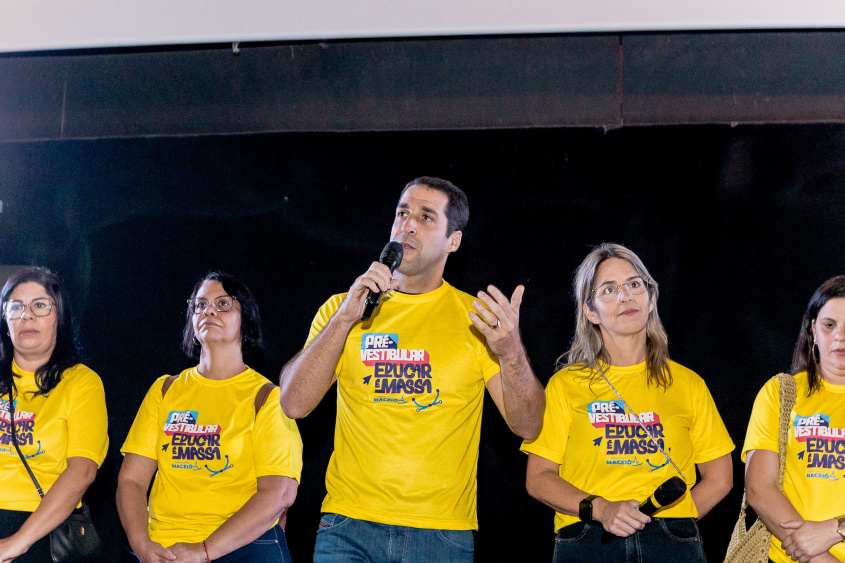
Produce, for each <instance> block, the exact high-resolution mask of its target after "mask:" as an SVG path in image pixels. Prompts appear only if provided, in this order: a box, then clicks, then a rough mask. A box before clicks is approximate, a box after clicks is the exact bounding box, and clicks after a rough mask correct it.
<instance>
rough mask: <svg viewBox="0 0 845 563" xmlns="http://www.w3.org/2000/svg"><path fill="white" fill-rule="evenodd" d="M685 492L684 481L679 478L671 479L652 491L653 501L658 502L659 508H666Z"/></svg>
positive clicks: (685, 485)
mask: <svg viewBox="0 0 845 563" xmlns="http://www.w3.org/2000/svg"><path fill="white" fill-rule="evenodd" d="M685 492H687V484H686V483H685V482H684V480H683V479H681V478H680V477H672V478H671V479H669V480H668V481H664V482H663V484H662V485H660V486H659V487H657V490H656V491H654V500H656V501H657V502H659V503H660V506H666V505H669V504H672V503H673V502H675V501H676V500H678V499H679V498H681V497H682V496H684V493H685Z"/></svg>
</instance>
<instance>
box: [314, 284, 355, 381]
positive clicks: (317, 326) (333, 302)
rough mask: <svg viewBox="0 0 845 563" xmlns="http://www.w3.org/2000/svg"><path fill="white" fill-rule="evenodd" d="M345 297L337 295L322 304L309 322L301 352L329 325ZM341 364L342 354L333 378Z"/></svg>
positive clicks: (344, 295)
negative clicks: (309, 325)
mask: <svg viewBox="0 0 845 563" xmlns="http://www.w3.org/2000/svg"><path fill="white" fill-rule="evenodd" d="M344 297H346V294H345V293H340V294H338V295H333V296H332V297H330V298H329V300H328V301H326V302H325V303H323V306H322V307H320V310H319V311H317V314H316V315H314V320H313V321H311V330H310V331H309V332H308V338H307V339H306V340H305V346H303V350H304V349H305V348H308V347H309V346H311V343H312V342H314V340H315V339H316V338H317V336H319V335H320V333H321V332H322V331H323V329H324V328H326V325H327V324H329V321H330V320H331V318H332V315H334V314H335V312H337V310H338V309H339V308H340V305H341V303H343V299H344ZM342 364H343V354H341V355H340V358H339V359H338V361H337V365H336V366H335V370H334V373H335V377H337V374H338V373H340V370H341V368H342V367H343V366H342Z"/></svg>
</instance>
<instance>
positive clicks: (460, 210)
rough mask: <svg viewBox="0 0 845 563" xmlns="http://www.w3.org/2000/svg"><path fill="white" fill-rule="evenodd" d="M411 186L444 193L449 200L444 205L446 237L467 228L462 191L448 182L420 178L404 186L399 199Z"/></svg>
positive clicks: (467, 219)
mask: <svg viewBox="0 0 845 563" xmlns="http://www.w3.org/2000/svg"><path fill="white" fill-rule="evenodd" d="M413 186H425V187H426V188H429V189H432V190H437V191H438V192H441V193H444V194H446V197H447V198H449V199H448V201H447V203H446V218H447V219H448V220H449V224H448V225H447V227H446V236H447V237H448V236H449V235H451V234H452V233H454V232H455V231H463V230H464V227H466V226H467V221H469V202H468V201H467V195H466V194H465V193H464V192H463V190H461V189H460V188H459V187H458V186H456V185H455V184H453V183H452V182H450V181H449V180H444V179H442V178H435V177H434V176H420V177H419V178H414V179H413V180H411V181H410V182H408V183H407V184H405V187H404V189H403V190H402V193H401V194H400V195H399V199H402V196H403V195H405V192H406V191H408V188H410V187H413Z"/></svg>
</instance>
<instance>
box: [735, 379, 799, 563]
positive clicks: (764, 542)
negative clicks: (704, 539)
mask: <svg viewBox="0 0 845 563" xmlns="http://www.w3.org/2000/svg"><path fill="white" fill-rule="evenodd" d="M776 377H777V380H778V382H779V383H780V430H779V432H780V434H779V436H778V489H780V490H783V472H784V468H785V467H786V438H787V435H788V434H789V419H790V414H791V413H792V409H793V408H794V407H795V378H794V377H793V376H791V375H789V374H786V373H780V374H778V375H777V376H776ZM747 508H748V501H747V500H746V498H745V492H744V491H743V493H742V508H741V509H740V511H739V519H738V520H737V521H736V526H734V531H733V534H731V543H729V544H728V553H727V554H726V555H725V563H767V562H768V561H769V544H770V543H771V541H772V533H771V532H770V531H769V529H768V528H766V525H765V524H763V521H762V520H760V519H759V518H757V521H756V522H754V524H752V525H751V527H750V528H748V529H747V530H746V529H745V511H746V509H747Z"/></svg>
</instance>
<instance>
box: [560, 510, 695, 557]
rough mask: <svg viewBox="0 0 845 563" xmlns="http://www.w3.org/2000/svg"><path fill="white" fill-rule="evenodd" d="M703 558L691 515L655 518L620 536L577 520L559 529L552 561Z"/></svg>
mask: <svg viewBox="0 0 845 563" xmlns="http://www.w3.org/2000/svg"><path fill="white" fill-rule="evenodd" d="M578 561H584V562H590V563H595V562H596V561H602V562H605V561H606V562H608V563H609V562H620V563H641V562H645V561H648V562H654V563H678V562H679V561H683V562H684V563H687V562H693V561H700V562H705V561H707V559H706V558H705V556H704V547H703V546H702V544H701V535H700V534H699V533H698V526H696V525H695V520H693V519H692V518H654V519H652V521H651V523H650V524H646V527H645V528H643V529H642V530H640V531H639V532H637V533H635V534H633V535H631V536H628V537H627V538H620V537H618V536H613V535H611V534H606V533H605V532H604V528H602V527H601V526H596V525H593V524H585V523H583V522H578V523H576V524H571V525H569V526H566V527H563V528H561V529H560V530H558V533H557V537H556V538H555V554H554V562H555V563H564V562H566V563H577V562H578Z"/></svg>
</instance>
